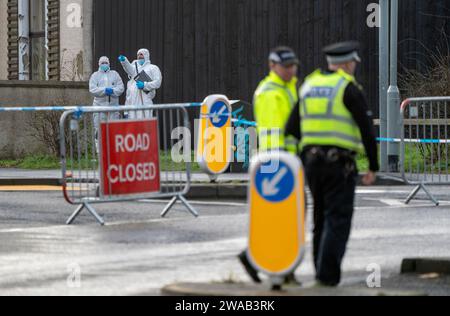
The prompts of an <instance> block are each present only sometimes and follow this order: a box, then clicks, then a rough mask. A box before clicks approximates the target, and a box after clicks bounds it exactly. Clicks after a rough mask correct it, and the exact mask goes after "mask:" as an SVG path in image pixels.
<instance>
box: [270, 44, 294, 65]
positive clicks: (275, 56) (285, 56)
mask: <svg viewBox="0 0 450 316" xmlns="http://www.w3.org/2000/svg"><path fill="white" fill-rule="evenodd" d="M269 61H271V62H273V63H276V64H281V65H283V66H290V65H298V64H300V61H299V60H298V58H297V55H296V54H295V52H294V50H293V49H292V48H290V47H286V46H279V47H276V48H274V49H272V51H271V52H270V55H269Z"/></svg>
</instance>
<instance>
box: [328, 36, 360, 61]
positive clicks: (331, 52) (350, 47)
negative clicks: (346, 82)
mask: <svg viewBox="0 0 450 316" xmlns="http://www.w3.org/2000/svg"><path fill="white" fill-rule="evenodd" d="M359 48H360V44H359V42H356V41H348V42H340V43H335V44H332V45H329V46H326V47H325V48H324V49H323V52H324V53H325V55H326V56H327V59H328V62H329V63H331V64H340V63H345V62H349V61H357V62H361V58H360V57H359V55H358V50H359Z"/></svg>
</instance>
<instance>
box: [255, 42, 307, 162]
mask: <svg viewBox="0 0 450 316" xmlns="http://www.w3.org/2000/svg"><path fill="white" fill-rule="evenodd" d="M298 64H299V60H298V58H297V56H296V54H295V52H294V51H293V50H292V49H291V48H289V47H283V46H281V47H277V48H274V49H273V50H272V51H271V52H270V55H269V68H270V73H269V75H268V76H267V77H266V78H265V79H264V80H263V81H261V83H260V84H259V85H258V88H257V89H256V91H255V95H254V98H253V110H254V114H255V121H256V123H257V124H258V140H259V150H260V151H274V150H288V151H290V152H292V153H296V152H297V144H298V142H297V141H296V140H295V139H294V138H293V137H290V136H288V137H285V135H284V134H285V133H284V128H285V126H286V123H287V121H288V119H289V116H290V114H291V112H292V110H293V109H294V107H295V105H296V104H297V102H298V93H297V90H298V86H297V83H298V78H297V71H298Z"/></svg>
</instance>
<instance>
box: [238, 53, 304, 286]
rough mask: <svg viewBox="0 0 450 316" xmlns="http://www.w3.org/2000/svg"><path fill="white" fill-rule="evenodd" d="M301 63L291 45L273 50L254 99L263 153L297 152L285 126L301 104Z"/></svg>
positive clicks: (290, 278)
mask: <svg viewBox="0 0 450 316" xmlns="http://www.w3.org/2000/svg"><path fill="white" fill-rule="evenodd" d="M298 65H299V60H298V58H297V55H296V54H295V52H294V51H293V50H292V49H291V48H289V47H285V46H280V47H277V48H274V49H273V50H272V51H271V52H270V55H269V68H270V73H269V75H268V76H267V77H266V78H265V79H264V80H263V81H261V83H260V84H259V85H258V87H257V89H256V91H255V95H254V98H253V110H254V115H255V121H256V123H257V124H258V142H259V150H260V152H267V151H280V150H283V151H289V152H291V153H293V154H296V153H297V147H298V141H297V140H296V139H295V138H294V137H292V136H285V130H284V128H285V126H286V123H287V121H288V119H289V116H290V114H291V112H292V110H293V109H294V107H295V105H296V104H297V103H298V86H297V82H298V78H297V71H298ZM239 259H240V261H241V263H242V264H243V265H244V267H245V269H246V271H247V273H248V274H249V276H250V277H251V278H252V280H253V281H254V282H257V283H259V282H261V280H260V278H259V276H258V273H257V271H256V270H255V269H254V268H253V267H252V266H251V264H250V262H249V260H248V258H247V253H246V252H245V251H244V252H242V253H241V254H240V255H239ZM285 283H294V284H296V283H297V280H296V279H295V276H294V275H293V274H292V275H290V276H288V277H287V278H286V280H285Z"/></svg>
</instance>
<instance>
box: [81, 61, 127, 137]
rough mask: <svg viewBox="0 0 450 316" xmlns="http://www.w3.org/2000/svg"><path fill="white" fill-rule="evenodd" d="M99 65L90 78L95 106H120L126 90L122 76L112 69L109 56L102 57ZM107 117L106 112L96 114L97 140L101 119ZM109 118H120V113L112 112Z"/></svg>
mask: <svg viewBox="0 0 450 316" xmlns="http://www.w3.org/2000/svg"><path fill="white" fill-rule="evenodd" d="M98 66H99V69H98V71H96V72H94V73H93V74H92V76H91V79H90V80H89V92H90V93H91V95H92V96H93V97H94V103H93V106H96V107H108V106H119V97H120V96H121V95H122V94H123V92H124V91H125V87H124V85H123V81H122V78H120V75H119V74H118V73H117V72H116V71H114V70H111V66H110V63H109V58H108V57H106V56H103V57H100V60H99V62H98ZM106 117H107V116H106V114H102V115H99V114H97V113H95V114H94V127H95V134H96V141H97V139H98V128H99V124H100V121H104V120H106ZM108 119H109V120H117V119H120V113H119V112H114V113H110V114H109V116H108Z"/></svg>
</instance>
